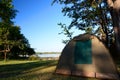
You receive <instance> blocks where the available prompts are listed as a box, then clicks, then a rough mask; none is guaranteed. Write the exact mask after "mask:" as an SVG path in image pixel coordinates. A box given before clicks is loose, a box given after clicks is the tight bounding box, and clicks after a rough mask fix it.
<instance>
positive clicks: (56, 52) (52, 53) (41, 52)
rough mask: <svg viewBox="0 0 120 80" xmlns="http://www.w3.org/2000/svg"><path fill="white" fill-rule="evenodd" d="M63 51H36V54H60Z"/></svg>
mask: <svg viewBox="0 0 120 80" xmlns="http://www.w3.org/2000/svg"><path fill="white" fill-rule="evenodd" d="M60 53H61V52H36V54H60Z"/></svg>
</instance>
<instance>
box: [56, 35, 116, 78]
mask: <svg viewBox="0 0 120 80" xmlns="http://www.w3.org/2000/svg"><path fill="white" fill-rule="evenodd" d="M55 73H57V74H63V75H73V76H83V77H95V78H103V79H118V74H117V69H116V67H115V64H114V62H113V60H112V57H111V56H110V53H109V51H108V49H107V48H106V47H105V46H104V44H103V43H102V42H101V41H100V40H99V39H98V38H97V37H96V36H93V35H90V34H82V35H79V36H77V37H74V38H73V39H72V40H71V41H70V42H69V43H68V44H67V45H66V46H65V48H64V49H63V51H62V54H61V56H60V58H59V61H58V65H57V67H56V71H55Z"/></svg>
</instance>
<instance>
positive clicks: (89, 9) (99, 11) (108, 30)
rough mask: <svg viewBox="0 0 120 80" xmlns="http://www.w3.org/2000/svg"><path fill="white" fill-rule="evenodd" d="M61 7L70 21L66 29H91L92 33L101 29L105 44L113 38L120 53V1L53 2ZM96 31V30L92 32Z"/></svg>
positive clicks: (59, 0) (61, 0)
mask: <svg viewBox="0 0 120 80" xmlns="http://www.w3.org/2000/svg"><path fill="white" fill-rule="evenodd" d="M53 2H57V3H59V4H62V5H63V8H62V12H63V13H64V15H65V16H68V17H69V18H71V19H72V21H71V23H70V25H69V26H68V28H69V29H70V28H71V27H77V28H78V29H80V30H85V29H86V28H87V27H91V26H92V27H93V33H96V31H99V30H98V29H102V31H103V32H104V34H105V35H106V44H109V40H110V36H111V35H113V32H114V34H115V35H114V36H115V43H116V48H117V50H118V51H119V52H120V24H119V22H120V16H119V15H120V9H119V8H120V7H119V4H120V0H54V1H53ZM94 29H96V30H94Z"/></svg>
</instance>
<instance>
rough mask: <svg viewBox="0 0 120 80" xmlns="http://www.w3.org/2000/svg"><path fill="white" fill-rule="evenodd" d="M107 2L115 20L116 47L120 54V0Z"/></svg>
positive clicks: (108, 0)
mask: <svg viewBox="0 0 120 80" xmlns="http://www.w3.org/2000/svg"><path fill="white" fill-rule="evenodd" d="M107 3H108V5H109V8H110V13H111V16H112V21H113V30H114V34H115V45H116V49H117V52H118V54H120V0H107Z"/></svg>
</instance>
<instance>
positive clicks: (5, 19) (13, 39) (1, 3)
mask: <svg viewBox="0 0 120 80" xmlns="http://www.w3.org/2000/svg"><path fill="white" fill-rule="evenodd" d="M16 12H17V10H15V9H14V5H13V4H12V0H0V52H3V53H4V59H5V60H6V58H7V57H10V56H12V57H13V56H14V57H18V55H20V54H22V55H32V54H34V53H35V52H34V49H33V48H31V47H30V44H29V42H28V40H27V39H26V38H25V36H24V35H23V34H21V31H20V27H19V26H15V25H14V22H13V21H12V19H14V18H15V16H16ZM8 53H9V55H8ZM0 55H2V54H0Z"/></svg>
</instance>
